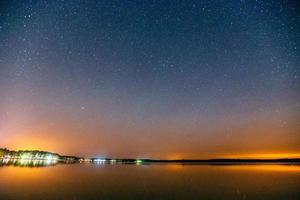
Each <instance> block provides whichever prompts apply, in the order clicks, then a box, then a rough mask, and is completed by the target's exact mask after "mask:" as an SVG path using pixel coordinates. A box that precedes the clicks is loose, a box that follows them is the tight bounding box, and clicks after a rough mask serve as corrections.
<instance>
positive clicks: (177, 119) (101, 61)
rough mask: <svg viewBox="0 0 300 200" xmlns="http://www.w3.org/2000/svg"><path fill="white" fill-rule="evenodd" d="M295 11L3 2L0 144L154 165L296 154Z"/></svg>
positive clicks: (211, 4)
mask: <svg viewBox="0 0 300 200" xmlns="http://www.w3.org/2000/svg"><path fill="white" fill-rule="evenodd" d="M296 7H297V5H296V1H283V2H279V1H246V0H244V1H174V0H172V1H154V0H153V1H111V0H110V1H1V3H0V49H1V51H0V95H1V102H0V111H1V114H0V145H4V146H5V145H6V146H7V145H8V146H10V147H15V148H22V147H24V148H25V147H26V148H29V147H30V148H36V147H38V148H48V149H53V150H57V151H65V152H72V153H83V154H91V153H99V154H106V155H124V156H127V155H130V156H131V155H133V156H150V157H151V156H159V157H172V156H173V155H176V156H185V157H195V156H197V157H200V156H214V155H223V154H243V153H253V152H254V153H257V152H262V153H265V152H267V153H269V152H271V153H274V152H275V151H276V152H277V151H278V152H284V153H285V152H292V153H294V152H299V150H300V149H299V146H300V145H299V141H300V138H299V137H300V136H299V124H298V123H296V119H297V117H299V97H300V95H299V53H298V52H299V50H298V48H299V15H297V12H296ZM45 136H47V137H48V138H49V141H47V142H45V141H44V140H43V139H44V137H45ZM30 141H32V142H30ZM62 141H63V142H62ZM296 141H298V142H296ZM29 143H30V145H29ZM249 143H251V144H250V145H249ZM89 144H91V145H89ZM154 144H155V145H154ZM165 144H168V145H165ZM153 146H155V147H153ZM77 148H80V149H83V150H82V152H80V151H78V150H76V149H77ZM276 152H275V153H276Z"/></svg>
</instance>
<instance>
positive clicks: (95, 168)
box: [0, 164, 300, 200]
mask: <svg viewBox="0 0 300 200" xmlns="http://www.w3.org/2000/svg"><path fill="white" fill-rule="evenodd" d="M0 199H5V200H10V199H67V200H71V199H100V200H101V199H131V200H134V199H137V200H142V199H151V200H154V199H155V200H156V199H173V200H177V199H183V200H187V199H208V200H209V199H216V200H221V199H226V200H227V199H262V200H268V199H278V200H289V199H291V200H292V199H293V200H297V199H298V200H299V199H300V166H299V165H225V166H224V165H218V166H215V165H181V164H155V165H122V164H116V165H96V164H68V165H66V164H58V165H55V166H48V167H33V168H29V167H17V166H2V167H0Z"/></svg>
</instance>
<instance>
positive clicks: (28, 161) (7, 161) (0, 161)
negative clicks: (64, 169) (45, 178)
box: [0, 159, 58, 167]
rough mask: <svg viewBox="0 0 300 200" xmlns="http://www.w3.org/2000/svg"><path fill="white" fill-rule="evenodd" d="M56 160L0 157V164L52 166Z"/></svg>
mask: <svg viewBox="0 0 300 200" xmlns="http://www.w3.org/2000/svg"><path fill="white" fill-rule="evenodd" d="M57 163H58V161H57V160H52V159H48V160H41V159H0V167H1V166H18V167H46V166H54V165H56V164H57Z"/></svg>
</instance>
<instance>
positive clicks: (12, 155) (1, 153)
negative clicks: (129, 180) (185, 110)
mask: <svg viewBox="0 0 300 200" xmlns="http://www.w3.org/2000/svg"><path fill="white" fill-rule="evenodd" d="M24 155H25V156H24ZM49 156H51V158H52V159H53V157H55V160H57V162H91V163H107V162H109V163H124V164H126V163H128V164H130V163H137V164H154V163H180V164H227V163H228V164H251V163H252V164H254V163H297V164H300V158H276V159H274V158H272V159H257V158H253V159H251V158H248V159H245V158H215V159H174V160H167V159H166V160H165V159H142V158H84V157H78V156H65V155H60V154H58V153H52V152H48V151H38V150H19V151H13V150H8V149H6V148H0V160H3V159H25V160H47V159H48V157H49Z"/></svg>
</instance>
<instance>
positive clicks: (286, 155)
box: [223, 153, 300, 159]
mask: <svg viewBox="0 0 300 200" xmlns="http://www.w3.org/2000/svg"><path fill="white" fill-rule="evenodd" d="M223 157H224V158H241V159H278V158H300V153H256V154H240V155H238V154H237V155H229V156H223Z"/></svg>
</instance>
